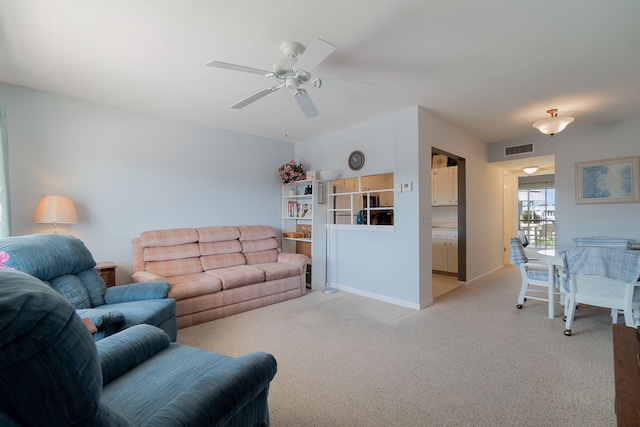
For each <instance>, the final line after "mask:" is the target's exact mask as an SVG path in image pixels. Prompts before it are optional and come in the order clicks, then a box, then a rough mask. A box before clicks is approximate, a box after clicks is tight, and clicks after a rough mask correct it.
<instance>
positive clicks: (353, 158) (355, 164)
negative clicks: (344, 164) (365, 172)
mask: <svg viewBox="0 0 640 427" xmlns="http://www.w3.org/2000/svg"><path fill="white" fill-rule="evenodd" d="M348 162H349V167H350V168H351V169H352V170H354V171H357V170H360V169H362V166H364V154H363V153H362V151H358V150H356V151H354V152H353V153H351V154H349V160H348Z"/></svg>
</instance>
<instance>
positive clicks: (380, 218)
mask: <svg viewBox="0 0 640 427" xmlns="http://www.w3.org/2000/svg"><path fill="white" fill-rule="evenodd" d="M393 198H394V190H393V173H385V174H379V175H368V176H361V177H354V178H345V179H338V180H335V181H332V182H331V185H330V187H329V203H330V205H329V218H327V221H328V222H329V224H343V225H358V226H360V225H364V226H393V225H394V219H393V216H394V215H393V214H394V209H393V202H394V200H393Z"/></svg>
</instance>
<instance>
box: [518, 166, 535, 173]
mask: <svg viewBox="0 0 640 427" xmlns="http://www.w3.org/2000/svg"><path fill="white" fill-rule="evenodd" d="M537 171H538V167H537V166H527V167H526V168H522V172H524V173H526V174H527V175H531V174H532V173H536V172H537Z"/></svg>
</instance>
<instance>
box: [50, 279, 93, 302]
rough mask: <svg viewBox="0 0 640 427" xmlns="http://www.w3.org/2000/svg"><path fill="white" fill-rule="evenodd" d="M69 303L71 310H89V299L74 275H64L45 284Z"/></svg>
mask: <svg viewBox="0 0 640 427" xmlns="http://www.w3.org/2000/svg"><path fill="white" fill-rule="evenodd" d="M47 283H48V284H49V286H51V287H52V288H53V289H55V290H56V291H58V293H60V295H62V296H63V297H65V298H66V299H67V301H69V302H70V303H71V305H72V306H73V308H91V299H90V298H89V293H88V292H87V288H85V287H84V284H83V283H82V280H80V278H79V277H78V276H76V275H75V274H66V275H64V276H60V277H56V278H54V279H51V280H50V281H49V282H47Z"/></svg>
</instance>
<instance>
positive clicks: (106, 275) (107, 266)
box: [96, 261, 118, 287]
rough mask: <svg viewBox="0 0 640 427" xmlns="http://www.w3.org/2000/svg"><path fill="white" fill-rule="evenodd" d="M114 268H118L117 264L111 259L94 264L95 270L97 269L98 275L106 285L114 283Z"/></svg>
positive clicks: (113, 284)
mask: <svg viewBox="0 0 640 427" xmlns="http://www.w3.org/2000/svg"><path fill="white" fill-rule="evenodd" d="M116 268H118V266H117V265H115V264H114V263H113V261H105V262H99V263H97V264H96V270H98V273H99V274H100V277H102V280H104V283H105V284H106V285H107V287H110V286H115V285H116Z"/></svg>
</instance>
